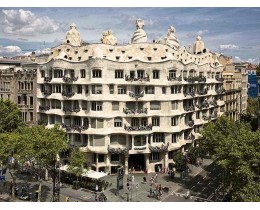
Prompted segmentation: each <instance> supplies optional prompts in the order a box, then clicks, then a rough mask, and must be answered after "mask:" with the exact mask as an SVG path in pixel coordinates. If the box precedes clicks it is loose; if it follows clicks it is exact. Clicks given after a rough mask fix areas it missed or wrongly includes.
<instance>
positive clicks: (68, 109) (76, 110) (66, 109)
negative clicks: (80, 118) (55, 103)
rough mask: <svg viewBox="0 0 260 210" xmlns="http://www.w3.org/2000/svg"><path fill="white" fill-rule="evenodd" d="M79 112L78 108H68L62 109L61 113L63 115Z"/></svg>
mask: <svg viewBox="0 0 260 210" xmlns="http://www.w3.org/2000/svg"><path fill="white" fill-rule="evenodd" d="M79 111H80V108H79V107H74V108H69V107H63V112H64V113H65V114H71V113H72V112H76V113H78V112H79Z"/></svg>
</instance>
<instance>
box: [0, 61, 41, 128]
mask: <svg viewBox="0 0 260 210" xmlns="http://www.w3.org/2000/svg"><path fill="white" fill-rule="evenodd" d="M36 74H37V64H36V63H33V62H32V61H29V60H14V59H6V58H2V59H0V98H1V99H10V100H11V101H13V102H14V103H16V104H17V106H18V108H19V109H20V110H21V113H22V119H23V121H24V122H26V123H28V124H34V123H35V122H36V78H37V77H36Z"/></svg>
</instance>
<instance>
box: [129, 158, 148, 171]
mask: <svg viewBox="0 0 260 210" xmlns="http://www.w3.org/2000/svg"><path fill="white" fill-rule="evenodd" d="M128 166H129V169H131V168H133V167H134V169H135V171H144V170H145V158H144V154H134V155H129V158H128Z"/></svg>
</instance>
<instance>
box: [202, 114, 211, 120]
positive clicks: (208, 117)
mask: <svg viewBox="0 0 260 210" xmlns="http://www.w3.org/2000/svg"><path fill="white" fill-rule="evenodd" d="M202 119H203V120H205V121H207V120H210V119H211V116H207V115H203V116H202Z"/></svg>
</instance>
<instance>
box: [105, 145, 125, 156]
mask: <svg viewBox="0 0 260 210" xmlns="http://www.w3.org/2000/svg"><path fill="white" fill-rule="evenodd" d="M107 151H108V153H110V154H124V155H126V154H128V153H129V147H125V148H120V147H119V148H114V147H110V145H108V146H107Z"/></svg>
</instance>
